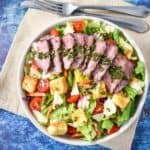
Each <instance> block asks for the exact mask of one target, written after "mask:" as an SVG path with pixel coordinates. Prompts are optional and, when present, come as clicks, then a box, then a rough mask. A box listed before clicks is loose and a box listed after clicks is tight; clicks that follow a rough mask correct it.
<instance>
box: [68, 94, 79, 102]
mask: <svg viewBox="0 0 150 150" xmlns="http://www.w3.org/2000/svg"><path fill="white" fill-rule="evenodd" d="M79 98H80V95H73V96H70V97H69V98H68V99H67V102H68V103H76V102H77V101H78V100H79Z"/></svg>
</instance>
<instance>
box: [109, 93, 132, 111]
mask: <svg viewBox="0 0 150 150" xmlns="http://www.w3.org/2000/svg"><path fill="white" fill-rule="evenodd" d="M112 101H113V102H114V103H115V104H116V105H117V106H118V107H120V108H125V107H126V106H127V105H128V103H129V101H130V98H129V97H127V96H125V95H124V94H123V92H120V93H117V94H114V96H113V97H112Z"/></svg>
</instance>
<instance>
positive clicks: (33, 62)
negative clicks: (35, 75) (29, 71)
mask: <svg viewBox="0 0 150 150" xmlns="http://www.w3.org/2000/svg"><path fill="white" fill-rule="evenodd" d="M31 68H34V69H37V70H38V69H39V67H38V66H37V64H36V62H35V61H34V60H33V61H32V64H31Z"/></svg>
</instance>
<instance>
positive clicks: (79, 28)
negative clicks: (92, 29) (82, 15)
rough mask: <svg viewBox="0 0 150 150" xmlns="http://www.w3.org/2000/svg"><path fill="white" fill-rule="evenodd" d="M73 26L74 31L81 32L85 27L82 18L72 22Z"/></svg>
mask: <svg viewBox="0 0 150 150" xmlns="http://www.w3.org/2000/svg"><path fill="white" fill-rule="evenodd" d="M73 27H74V30H75V31H76V32H82V31H83V30H84V27H85V22H84V20H77V21H74V22H73Z"/></svg>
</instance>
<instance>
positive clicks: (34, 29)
mask: <svg viewBox="0 0 150 150" xmlns="http://www.w3.org/2000/svg"><path fill="white" fill-rule="evenodd" d="M71 1H72V0H71ZM75 2H76V3H78V2H79V0H76V1H75ZM82 3H86V0H83V1H82ZM91 3H92V4H103V5H104V4H107V3H108V1H107V2H106V1H105V2H104V1H98V0H93V1H92V2H91ZM80 4H81V2H80ZM109 4H112V5H125V3H124V2H122V1H121V0H117V1H116V0H110V1H109ZM59 18H60V17H59V16H57V15H54V14H50V13H47V12H43V11H37V10H28V12H27V13H26V15H25V16H24V19H23V20H22V22H21V24H20V26H19V28H18V31H17V33H16V36H15V38H14V41H13V43H12V46H11V48H10V50H9V53H8V56H7V59H6V61H5V64H4V66H3V69H2V71H1V72H0V108H4V109H6V110H9V111H11V112H14V113H17V114H20V115H25V114H24V112H23V110H22V107H21V104H20V102H19V99H18V96H17V89H16V83H17V78H16V72H17V69H18V64H19V59H20V57H21V55H22V53H23V51H24V50H25V49H26V48H27V47H28V45H29V44H30V43H31V41H32V39H34V37H36V36H37V35H38V34H39V33H40V32H41V31H42V30H43V29H45V28H46V27H48V26H49V25H50V24H51V23H53V22H54V21H57V20H59ZM145 20H146V21H147V22H149V23H150V17H149V18H147V19H145ZM127 32H128V34H130V35H131V36H132V37H133V38H134V39H135V41H136V43H137V44H138V45H139V46H140V48H141V50H142V51H143V53H144V55H145V58H146V60H147V64H148V68H149V70H150V62H148V60H149V49H150V48H149V44H150V40H149V38H150V32H147V33H144V34H138V33H134V32H131V31H128V30H127ZM136 123H137V121H136V122H135V123H134V124H133V125H132V126H131V127H130V128H129V129H128V130H127V131H126V132H125V133H123V134H122V135H120V136H119V137H116V138H115V139H113V140H110V141H108V142H106V143H103V146H106V147H109V148H113V149H115V150H120V149H122V150H128V149H130V146H131V143H132V139H133V137H134V132H135V128H136Z"/></svg>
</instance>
